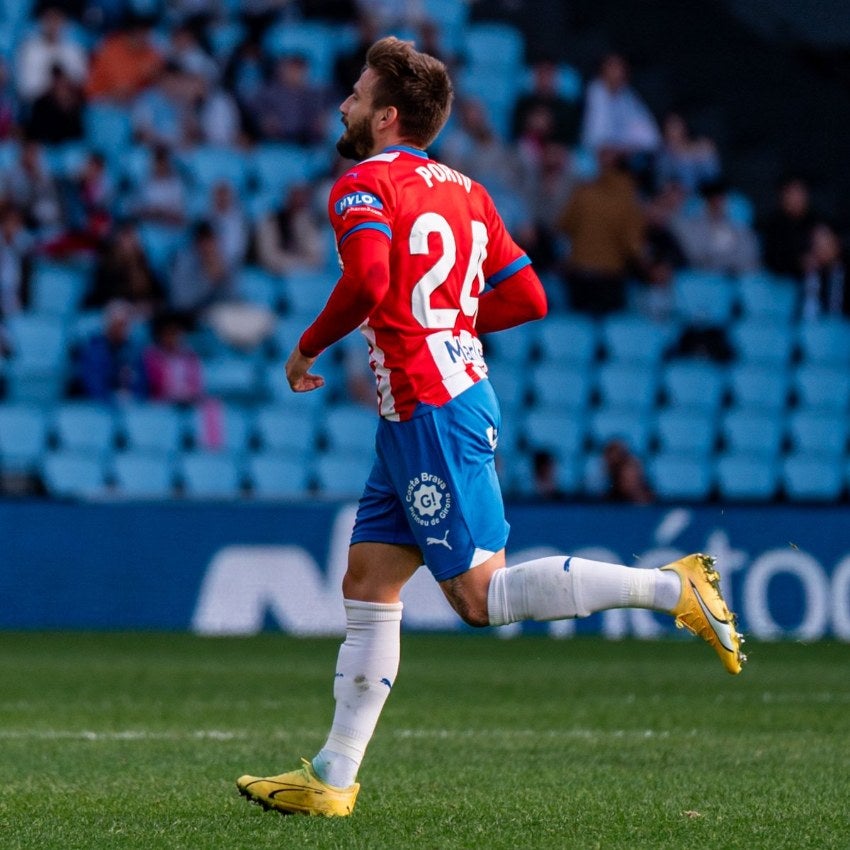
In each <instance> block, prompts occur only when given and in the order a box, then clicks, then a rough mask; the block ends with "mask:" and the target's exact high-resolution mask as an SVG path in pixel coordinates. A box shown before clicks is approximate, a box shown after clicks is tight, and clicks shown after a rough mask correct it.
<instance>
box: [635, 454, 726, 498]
mask: <svg viewBox="0 0 850 850" xmlns="http://www.w3.org/2000/svg"><path fill="white" fill-rule="evenodd" d="M646 471H647V477H648V479H649V483H650V486H651V487H652V489H653V491H654V492H655V495H656V497H657V498H658V499H660V500H661V501H678V500H682V501H702V500H704V499H706V498H708V496H709V495H710V493H711V488H712V485H713V475H712V464H711V462H710V460H709V459H708V458H707V457H705V456H704V455H702V456H695V455H693V454H690V453H686V454H681V453H679V452H663V453H659V454H656V455H653V457H651V458H650V460H649V462H648V464H647V470H646Z"/></svg>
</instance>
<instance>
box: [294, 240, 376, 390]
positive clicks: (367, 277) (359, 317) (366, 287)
mask: <svg viewBox="0 0 850 850" xmlns="http://www.w3.org/2000/svg"><path fill="white" fill-rule="evenodd" d="M340 256H341V258H342V266H343V274H342V276H341V277H340V279H339V280H338V281H337V283H336V286H334V289H333V292H331V295H330V298H328V302H327V304H325V306H324V308H323V309H322V312H321V313H319V315H318V316H317V317H316V320H315V321H314V322H313V324H312V325H310V327H309V328H307V330H306V331H304V333H303V334H302V335H301V339H300V340H299V341H298V345H297V346H296V348H295V350H294V351H293V352H292V354H291V355H290V357H289V360H288V361H287V363H286V377H287V380H288V381H289V385H290V387H292V389H293V390H295V391H296V392H307V391H309V390H314V389H318V387H320V386H322V384H324V380H323V379H322V378H321V377H320V376H319V375H312V374H310V371H309V370H310V367H311V366H312V365H313V363H314V362H315V360H316V358H317V357H318V356H319V355H320V354H321V353H322V352H323V351H324V350H325V349H326V348H328V347H329V346H331V345H333V344H334V343H335V342H337V341H338V340H340V339H342V338H343V337H344V336H346V335H347V334H349V333H351V331H353V330H354V329H355V328H359V327H360V325H362V324H363V322H364V321H366V319H368V318H369V314H370V313H371V312H372V310H374V309H375V307H376V306H377V305H378V304H380V303H381V301H382V300H383V298H384V296H385V295H386V293H387V289H388V288H389V285H390V241H389V239H388V238H387V236H386V235H385V234H384V233H383V232H382V231H380V230H375V229H372V228H365V229H363V230H357V231H355V232H352V233H351V234H350V235H349V236H348V237H347V238H346V239H345V241H344V242H343V243H342V245H341V246H340Z"/></svg>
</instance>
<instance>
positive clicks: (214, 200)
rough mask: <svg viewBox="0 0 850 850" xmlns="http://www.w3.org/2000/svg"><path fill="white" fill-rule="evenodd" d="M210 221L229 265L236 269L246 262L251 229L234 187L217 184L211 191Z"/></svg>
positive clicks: (224, 182)
mask: <svg viewBox="0 0 850 850" xmlns="http://www.w3.org/2000/svg"><path fill="white" fill-rule="evenodd" d="M210 201H211V204H210V212H209V221H210V223H211V224H212V226H213V229H214V230H215V234H216V236H217V237H218V244H219V245H220V246H221V253H222V256H223V257H224V261H225V263H226V264H227V265H229V266H231V267H233V268H236V267H237V266H238V265H239V264H240V263H242V262H243V261H244V260H245V254H246V253H247V251H248V241H249V239H250V228H249V225H248V219H247V217H246V216H245V211H244V210H243V209H242V205H241V203H240V201H239V198H238V196H237V195H236V192H235V191H234V190H233V186H232V185H231V184H230V183H228V182H226V181H223V180H222V181H220V182H218V183H216V184H215V185H214V186H213V188H212V191H211V198H210Z"/></svg>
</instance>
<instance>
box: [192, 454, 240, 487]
mask: <svg viewBox="0 0 850 850" xmlns="http://www.w3.org/2000/svg"><path fill="white" fill-rule="evenodd" d="M178 469H179V478H180V481H181V483H182V485H183V493H184V494H185V495H186V496H188V497H189V498H199V499H235V498H238V497H239V496H240V495H241V489H242V474H241V470H240V466H239V463H238V461H237V459H236V457H235V456H233V455H231V454H229V453H227V452H192V453H189V454H184V455H182V456H181V457H180V459H179V462H178Z"/></svg>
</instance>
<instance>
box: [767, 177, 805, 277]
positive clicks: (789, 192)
mask: <svg viewBox="0 0 850 850" xmlns="http://www.w3.org/2000/svg"><path fill="white" fill-rule="evenodd" d="M816 220H817V216H816V215H815V213H814V211H813V210H812V205H811V198H810V195H809V185H808V183H807V182H806V181H805V180H804V179H803V178H802V177H799V176H791V177H786V178H785V179H784V180H782V182H781V183H780V184H779V193H778V198H777V205H776V208H775V209H774V210H773V211H772V212H771V213H770V215H769V216H768V218H767V220H766V221H765V222H764V224H763V225H762V227H761V236H762V246H763V253H764V264H765V266H767V268H768V269H770V271H772V272H774V273H776V274H778V275H785V276H788V277H795V278H799V277H800V276H801V275H802V274H803V273H804V265H803V263H804V260H805V257H806V254H807V253H808V251H809V246H810V242H811V235H812V228H813V227H814V225H815V222H816Z"/></svg>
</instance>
